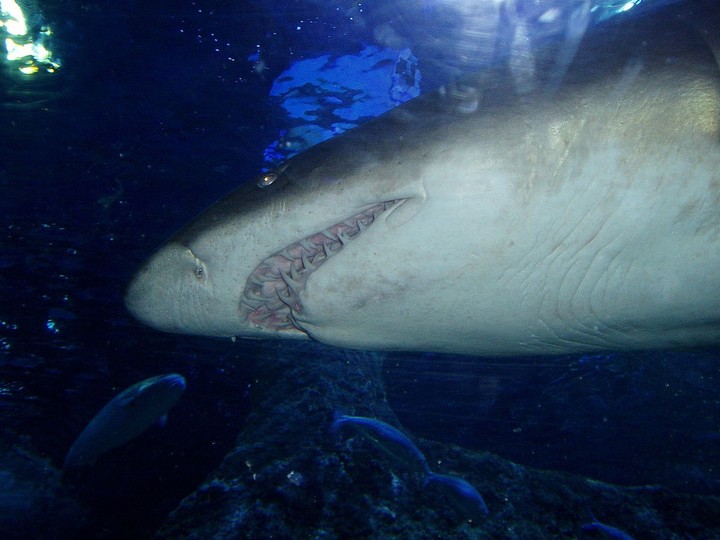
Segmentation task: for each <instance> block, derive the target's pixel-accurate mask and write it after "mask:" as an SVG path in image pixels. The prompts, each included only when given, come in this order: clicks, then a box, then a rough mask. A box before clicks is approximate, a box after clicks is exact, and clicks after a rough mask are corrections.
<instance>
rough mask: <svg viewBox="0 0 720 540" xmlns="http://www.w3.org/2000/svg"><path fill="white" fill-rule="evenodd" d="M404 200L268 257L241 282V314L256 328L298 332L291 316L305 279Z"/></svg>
mask: <svg viewBox="0 0 720 540" xmlns="http://www.w3.org/2000/svg"><path fill="white" fill-rule="evenodd" d="M405 200H406V199H395V200H391V201H385V202H380V203H377V204H375V205H373V206H371V207H370V208H368V209H366V210H364V211H363V212H360V213H358V214H355V215H353V216H351V217H349V218H347V219H345V220H343V221H341V222H339V223H336V224H334V225H331V226H330V227H328V228H327V229H324V230H323V231H320V232H317V233H314V234H311V235H310V236H307V237H305V238H303V239H302V240H299V241H298V242H295V243H294V244H291V245H289V246H287V247H286V248H284V249H282V250H280V251H278V252H277V253H274V254H273V255H270V256H269V257H268V258H266V259H265V260H263V261H262V262H261V263H260V264H259V265H258V266H257V267H256V268H255V270H253V272H252V273H251V274H250V277H249V278H248V279H247V281H246V282H245V289H244V290H243V294H242V296H241V298H240V313H241V315H242V316H243V317H244V318H245V320H247V322H248V323H249V324H251V325H252V326H253V327H255V328H257V329H264V330H271V331H277V332H282V331H295V332H297V331H298V330H300V329H299V328H298V327H297V325H296V324H295V322H294V319H293V315H292V314H293V312H296V313H300V312H302V310H303V308H302V304H301V303H300V292H301V291H302V290H303V289H304V288H305V283H306V282H307V279H308V276H309V275H310V274H311V273H312V272H314V271H315V270H317V269H318V268H319V267H320V266H321V265H322V264H323V263H324V262H325V261H327V260H328V259H329V258H330V257H332V256H333V255H335V254H337V253H338V252H340V251H341V250H342V248H343V247H344V246H345V245H346V244H347V243H348V242H351V241H352V240H354V239H355V238H357V237H358V236H359V235H360V234H362V232H363V231H364V230H365V229H366V228H367V227H369V226H370V225H372V223H373V222H374V221H375V220H376V219H377V218H378V216H380V214H382V213H383V212H385V211H386V210H388V209H390V208H393V207H394V206H396V205H398V204H400V203H403V202H405Z"/></svg>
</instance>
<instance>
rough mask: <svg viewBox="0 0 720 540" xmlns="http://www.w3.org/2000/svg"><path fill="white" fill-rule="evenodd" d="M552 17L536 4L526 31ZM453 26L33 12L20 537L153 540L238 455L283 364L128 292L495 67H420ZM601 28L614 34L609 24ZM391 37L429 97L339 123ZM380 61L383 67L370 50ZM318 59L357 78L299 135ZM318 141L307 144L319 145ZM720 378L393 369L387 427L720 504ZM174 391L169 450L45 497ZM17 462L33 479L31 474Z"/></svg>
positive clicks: (18, 294)
mask: <svg viewBox="0 0 720 540" xmlns="http://www.w3.org/2000/svg"><path fill="white" fill-rule="evenodd" d="M535 4H537V3H535ZM535 4H533V3H532V2H527V3H526V4H522V5H526V8H525V9H526V10H527V11H526V12H527V13H530V11H531V10H532V6H533V5H535ZM617 4H619V3H617ZM518 5H519V6H520V3H518ZM441 8H442V6H440V7H438V5H437V4H434V3H433V2H418V3H417V5H413V6H412V9H410V11H407V12H403V11H402V10H401V9H400V8H399V7H398V6H397V5H395V4H394V3H388V2H384V3H383V2H373V3H363V4H362V5H361V4H358V3H357V2H354V3H352V2H334V3H333V2H331V3H321V2H318V3H315V2H292V3H289V2H287V3H286V2H232V3H228V2H208V3H206V2H185V1H173V2H170V1H166V2H163V1H160V2H133V1H130V2H123V3H86V2H52V1H51V2H43V3H39V4H37V5H33V6H30V9H29V12H30V13H34V17H35V20H36V21H37V19H38V18H42V20H43V21H44V22H45V23H47V24H50V25H51V26H52V28H53V32H54V34H53V39H52V45H53V52H54V54H56V56H57V57H58V58H59V59H60V61H61V64H62V66H61V68H60V69H59V70H57V72H56V73H52V74H50V73H39V74H37V75H36V76H34V77H25V76H20V75H19V74H18V73H17V72H16V67H14V66H13V65H11V63H9V62H4V63H3V65H2V72H0V81H1V82H2V87H1V88H0V134H1V135H0V140H1V141H2V144H0V412H1V413H2V424H0V443H1V446H0V449H1V451H2V452H3V454H4V457H3V458H2V459H1V460H0V470H2V471H3V476H2V478H3V479H4V482H3V483H4V486H0V519H2V523H3V524H4V525H5V526H12V527H15V528H16V530H17V531H19V533H22V532H23V531H30V532H32V533H33V534H35V537H37V538H40V537H43V536H47V537H48V538H54V537H60V538H63V537H78V538H81V537H97V538H131V537H134V538H144V537H149V536H150V535H151V534H152V531H154V530H156V529H157V528H158V527H159V526H160V525H161V524H162V523H163V521H164V519H165V517H166V516H167V514H168V513H169V512H170V511H171V510H172V509H174V508H175V507H176V506H177V504H178V503H179V502H180V500H181V499H182V498H183V497H185V496H187V495H188V494H190V493H191V492H192V491H193V490H194V489H195V488H196V487H197V486H198V485H199V484H200V482H202V481H203V479H205V477H206V476H207V475H208V474H210V473H211V472H212V471H213V470H214V469H215V467H216V466H217V465H218V464H219V463H220V460H221V459H222V458H223V456H224V455H225V454H226V453H227V452H229V451H230V450H231V449H232V448H233V446H234V442H235V438H236V437H237V435H238V433H239V432H240V431H241V429H242V428H243V425H244V422H245V420H246V418H247V416H248V414H249V413H250V411H252V410H253V408H254V407H255V406H256V405H257V403H258V400H261V399H262V393H260V392H258V391H257V388H258V375H257V371H256V365H257V363H258V362H264V361H268V358H272V357H273V355H275V354H277V348H276V346H275V344H267V343H252V342H244V343H241V342H238V343H235V344H232V343H229V342H225V341H215V340H206V339H198V338H189V337H183V336H169V335H162V334H159V333H157V332H154V331H151V330H149V329H145V328H142V327H141V326H140V325H139V324H137V323H136V322H134V321H132V320H131V319H130V317H129V316H128V315H127V313H126V312H125V310H124V307H123V305H122V289H123V286H124V285H125V284H126V283H127V281H128V279H129V277H130V275H131V274H132V272H133V271H134V270H135V269H136V268H137V266H138V265H139V264H140V262H141V261H142V260H143V259H144V258H145V257H146V256H148V255H149V254H150V252H151V251H152V250H153V249H154V248H155V247H156V246H157V245H158V244H159V243H161V242H162V241H163V240H164V239H165V238H166V237H167V236H168V235H169V234H170V233H172V232H173V231H174V230H175V229H177V228H178V227H179V226H181V225H182V224H183V223H185V222H186V221H187V220H189V219H190V218H191V217H192V216H193V215H195V214H196V213H197V212H199V211H200V210H201V209H202V208H203V207H205V206H207V205H208V204H210V203H211V202H212V201H214V200H215V199H217V198H218V197H219V196H221V195H223V194H224V193H226V192H227V191H229V190H230V189H232V188H233V187H235V186H237V185H238V183H239V182H241V181H242V180H243V179H244V178H247V177H249V176H251V175H252V174H253V173H255V172H256V171H258V170H260V169H261V168H262V167H264V166H267V165H268V162H267V161H266V159H270V160H273V159H278V158H279V157H283V156H287V155H289V154H291V153H292V152H295V151H297V150H300V149H302V148H303V147H304V146H306V145H307V144H309V143H311V142H314V141H316V140H319V138H322V137H324V136H327V135H329V134H331V133H332V132H338V131H340V130H341V129H344V128H346V127H350V126H351V125H354V124H355V123H357V122H358V121H360V120H361V119H362V118H363V117H365V116H371V115H373V114H379V113H380V112H382V110H383V109H384V108H387V107H389V106H393V105H395V104H397V103H400V102H401V101H404V100H405V99H409V98H410V97H412V96H413V92H414V91H415V90H416V89H417V88H418V87H419V88H421V89H423V90H424V89H426V88H427V89H430V88H432V87H433V86H434V85H436V84H439V83H440V82H443V80H444V78H446V77H447V76H448V72H450V71H453V70H457V69H461V68H462V69H465V70H470V69H475V68H477V67H478V65H475V64H476V63H481V61H480V60H479V59H478V60H477V62H475V61H473V62H469V65H455V64H454V62H456V61H457V57H456V55H453V54H451V51H450V52H447V51H446V53H447V54H446V55H445V56H443V55H439V56H438V55H435V56H433V55H432V53H433V47H431V46H430V45H427V44H426V45H424V46H423V41H422V37H423V36H424V35H425V33H426V32H427V33H430V31H431V30H432V29H431V28H428V27H427V24H428V23H427V21H433V22H434V23H435V24H438V25H439V24H448V25H450V26H449V27H452V24H454V22H453V21H443V20H442V17H440V15H445V14H446V12H445V11H443V10H442V9H441ZM518 9H519V10H520V8H518ZM643 9H645V6H643ZM520 11H522V10H520ZM403 13H404V15H403ZM603 13H605V12H603ZM606 14H609V11H608V12H607V13H606ZM418 17H420V19H418ZM422 17H424V19H423V18H422ZM601 18H602V17H601V16H600V14H599V13H598V16H597V20H596V21H594V22H595V23H597V24H601V21H600V19H601ZM385 20H390V21H395V22H396V23H397V24H396V26H395V28H396V29H399V31H404V32H406V35H415V39H416V43H417V46H416V47H414V48H413V53H414V54H415V56H416V58H415V61H417V62H418V65H419V66H420V68H421V70H422V79H421V82H420V83H419V86H418V81H416V80H415V79H413V77H412V73H414V71H412V70H410V71H407V72H405V73H404V74H401V75H402V77H404V78H401V79H397V78H396V79H392V80H391V81H390V82H388V83H387V87H382V88H381V89H377V88H374V87H368V88H365V89H363V91H365V92H367V96H368V100H369V102H370V103H372V104H373V107H374V109H373V110H359V111H355V112H353V113H352V114H350V115H349V116H348V115H346V116H342V115H341V114H340V113H339V112H338V110H339V109H340V108H342V107H346V106H347V105H349V104H351V103H352V96H355V95H356V88H355V86H354V85H355V84H359V83H357V81H355V80H354V79H353V78H352V77H351V75H350V73H351V70H350V68H349V67H348V66H350V65H352V64H351V63H349V62H350V60H349V58H350V57H352V58H354V59H355V60H354V62H355V64H356V66H358V69H365V67H366V66H367V65H370V66H372V67H373V69H375V70H377V73H379V74H382V73H385V72H387V73H388V74H392V73H393V70H395V68H396V67H397V65H398V64H397V58H398V57H397V51H399V50H400V49H401V47H398V48H397V49H393V48H392V47H388V42H389V41H390V42H391V41H392V40H390V39H386V40H385V42H384V44H380V45H378V43H377V42H378V40H377V30H378V29H383V28H384V26H383V24H384V21H385ZM413 29H415V30H417V33H416V34H413V33H412V31H411V30H413ZM374 31H375V33H374ZM538 39H539V38H538ZM543 39H545V37H543ZM547 39H550V38H549V37H547ZM369 44H370V45H373V44H374V46H376V47H377V50H375V51H369V52H368V51H367V49H366V48H367V47H368V45H369ZM390 44H391V45H392V43H390ZM363 51H365V53H363ZM322 55H330V56H329V60H328V62H330V64H332V63H333V62H334V63H335V67H337V66H342V69H344V70H347V75H346V76H345V77H341V79H343V80H345V81H346V83H347V84H346V85H347V88H345V89H344V90H343V91H341V92H338V93H336V94H334V95H333V96H332V98H333V99H332V100H328V99H327V95H326V94H323V93H322V90H323V88H322V85H321V84H320V83H317V82H316V79H313V76H314V75H313V74H312V73H309V74H307V76H308V80H306V81H299V82H298V86H302V85H305V84H310V85H311V88H313V91H312V92H309V93H308V95H312V96H318V95H320V96H324V98H323V99H325V102H322V100H321V101H318V102H315V101H311V102H310V104H309V105H308V102H307V101H306V102H305V106H306V107H307V108H308V109H309V110H315V109H318V108H319V107H320V106H321V105H322V104H323V103H324V105H325V108H324V109H322V111H324V112H322V113H321V114H319V115H318V118H317V119H316V121H314V122H307V121H306V120H303V119H302V118H301V119H298V118H297V117H295V118H293V117H292V114H291V112H290V109H292V107H293V104H292V102H288V101H287V100H285V101H283V100H284V99H285V98H286V97H287V96H286V94H284V93H283V92H282V91H280V90H278V89H277V87H275V90H273V88H274V87H273V85H274V83H275V82H276V81H277V80H278V79H282V77H283V75H284V76H286V77H287V76H288V74H287V72H285V70H286V69H287V68H288V66H290V65H291V63H292V62H299V61H303V60H311V59H315V58H318V57H321V56H322ZM363 55H364V56H363ZM373 55H377V56H373ZM383 55H384V56H383ZM423 55H425V59H424V57H423ZM342 57H348V59H347V62H346V63H343V62H341V61H340V60H339V59H340V58H342ZM362 58H365V59H364V60H362ZM368 58H370V59H368ZM438 58H439V59H438ZM477 58H480V57H479V56H478V57H477ZM423 61H425V64H423ZM363 62H365V63H363ZM408 62H409V63H410V64H412V61H409V60H408ZM403 65H404V64H403ZM412 69H415V68H412ZM395 73H397V71H395ZM313 81H315V82H313ZM312 85H315V86H314V87H313V86H312ZM403 85H404V86H403ZM414 85H415V86H414ZM305 88H306V90H307V88H308V87H307V86H305ZM389 88H392V89H394V91H395V92H394V93H393V94H392V96H391V97H388V96H389V95H390V94H388V89H389ZM333 107H334V108H333ZM318 110H319V109H318ZM308 123H309V124H312V125H313V127H312V128H310V129H309V130H306V128H305V127H304V126H307V125H308ZM333 126H334V127H333ZM268 149H271V150H272V151H271V152H269V153H268ZM320 351H322V349H320ZM284 354H287V351H286V352H285V353H284ZM303 354H308V353H306V352H303ZM317 354H323V352H318V353H317ZM719 357H720V351H717V350H702V351H691V352H663V353H642V352H640V353H633V354H605V355H586V356H574V357H563V358H542V359H505V360H483V359H473V358H448V357H444V356H441V355H432V354H428V355H394V356H391V357H389V358H387V359H386V360H385V363H384V367H383V375H384V381H385V387H386V390H387V393H388V400H389V403H390V405H391V407H392V409H393V410H394V412H395V414H396V415H397V418H398V420H399V421H400V422H401V423H402V425H403V426H404V427H405V428H406V430H407V431H408V432H409V433H411V434H413V435H414V436H417V437H422V438H425V439H430V440H433V441H440V442H442V443H454V444H457V445H460V446H462V447H465V448H468V449H474V450H482V451H489V452H492V453H495V454H497V455H499V456H500V457H502V458H505V459H508V460H512V461H515V462H517V463H520V464H523V465H527V466H532V467H539V468H544V469H556V470H562V471H566V472H570V473H574V474H577V475H581V476H587V477H591V478H594V479H598V480H603V481H606V482H612V483H617V484H620V485H644V484H661V485H664V486H668V487H669V488H672V489H673V490H677V491H679V492H687V493H696V494H704V495H720V458H719V457H718V456H719V455H720V398H718V389H719V388H720V358H719ZM169 372H179V373H182V374H183V375H184V376H185V377H186V378H187V380H188V390H187V391H186V393H185V395H184V396H183V398H182V400H181V401H180V402H179V404H178V405H177V406H176V407H175V408H174V409H173V410H172V411H171V413H170V418H169V421H168V423H167V425H166V426H165V427H164V428H162V429H158V428H151V429H150V430H149V431H148V432H146V433H145V434H143V435H142V436H141V437H139V438H138V439H136V440H135V441H132V442H131V443H129V444H127V445H126V446H124V447H122V448H121V449H118V450H116V451H113V452H111V453H108V454H107V455H105V456H102V457H101V459H100V460H99V461H98V463H97V464H96V466H95V467H94V468H93V469H92V470H90V471H86V472H84V473H83V474H82V475H80V476H79V477H78V478H72V479H70V481H69V482H66V484H67V485H69V487H68V488H67V489H69V490H71V491H70V492H65V491H62V489H64V488H58V489H59V490H60V491H52V490H50V489H49V488H46V487H43V486H44V484H43V482H50V480H51V479H48V478H49V477H46V476H43V475H52V474H55V468H59V467H60V466H61V464H62V462H63V459H64V456H65V453H66V452H67V449H68V448H69V447H70V445H71V444H72V442H73V440H74V438H75V437H76V436H77V434H78V433H79V432H80V430H81V429H82V428H83V426H84V425H85V424H86V423H87V422H88V421H89V419H90V418H92V416H93V415H94V414H95V412H96V411H97V410H99V409H100V407H102V406H103V405H104V404H105V403H106V402H107V401H108V400H109V399H110V398H111V397H112V396H114V395H115V394H117V393H119V392H120V391H121V390H123V389H124V388H126V387H127V386H129V385H131V384H133V383H135V382H137V381H139V380H141V379H144V378H146V377H149V376H152V375H156V374H160V373H169ZM23 460H25V461H24V462H27V463H32V464H34V465H33V467H30V468H29V469H22V468H21V466H20V463H21V462H23ZM21 480H22V481H21ZM53 485H55V484H53ZM3 488H6V490H5V491H3ZM65 497H67V498H68V500H73V501H77V506H73V505H71V504H70V503H68V506H67V508H65V507H63V508H65V509H64V510H59V511H58V514H59V515H60V516H61V517H60V518H59V519H58V520H57V521H55V523H56V526H55V527H54V528H52V529H53V530H49V529H48V528H47V527H41V530H42V532H37V531H34V530H33V528H32V527H33V526H32V525H31V524H29V521H32V520H41V518H42V516H41V512H40V509H41V508H42V507H43V506H42V505H46V506H47V505H50V506H52V502H48V501H53V500H59V499H60V498H65ZM63 500H64V499H63ZM56 510H57V508H56ZM80 515H82V516H83V518H82V520H81V521H77V522H76V521H75V520H76V516H80ZM3 516H9V517H3ZM18 516H20V517H18ZM63 519H65V520H66V522H65V521H63ZM80 522H81V525H79V526H76V525H77V523H80ZM7 524H10V525H7ZM23 527H27V529H23ZM65 531H67V534H65ZM70 531H72V532H70ZM22 536H23V535H22V534H21V537H22ZM24 536H25V537H27V535H24Z"/></svg>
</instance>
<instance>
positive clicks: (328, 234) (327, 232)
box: [321, 229, 337, 240]
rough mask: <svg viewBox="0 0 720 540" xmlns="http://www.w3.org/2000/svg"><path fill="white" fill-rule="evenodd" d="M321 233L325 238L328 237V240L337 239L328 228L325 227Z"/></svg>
mask: <svg viewBox="0 0 720 540" xmlns="http://www.w3.org/2000/svg"><path fill="white" fill-rule="evenodd" d="M321 234H322V235H323V236H324V237H325V238H329V239H330V240H337V236H335V235H334V234H333V233H331V232H330V229H325V230H324V231H323V232H322V233H321Z"/></svg>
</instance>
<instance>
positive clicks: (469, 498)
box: [425, 473, 488, 520]
mask: <svg viewBox="0 0 720 540" xmlns="http://www.w3.org/2000/svg"><path fill="white" fill-rule="evenodd" d="M425 486H426V487H431V488H436V489H438V490H440V491H441V492H442V493H443V495H445V496H446V497H447V498H448V500H449V501H450V502H451V503H452V504H453V505H454V506H455V507H456V508H457V509H458V510H459V511H460V512H461V513H462V514H463V516H464V517H465V518H466V519H472V520H480V519H482V518H484V517H485V516H487V514H488V507H487V505H486V504H485V500H484V499H483V498H482V495H480V493H478V490H477V489H475V488H474V487H473V486H472V485H470V483H469V482H467V481H465V480H463V479H462V478H459V477H457V476H451V475H449V474H437V473H430V474H428V476H427V479H426V480H425Z"/></svg>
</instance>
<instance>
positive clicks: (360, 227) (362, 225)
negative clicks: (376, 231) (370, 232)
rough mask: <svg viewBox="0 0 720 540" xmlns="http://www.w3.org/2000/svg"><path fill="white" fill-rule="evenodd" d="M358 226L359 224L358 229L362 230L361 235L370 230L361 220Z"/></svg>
mask: <svg viewBox="0 0 720 540" xmlns="http://www.w3.org/2000/svg"><path fill="white" fill-rule="evenodd" d="M357 224H358V229H360V234H362V233H364V232H365V231H366V230H367V228H368V226H367V225H365V224H364V223H363V222H362V220H361V219H358V222H357Z"/></svg>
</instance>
